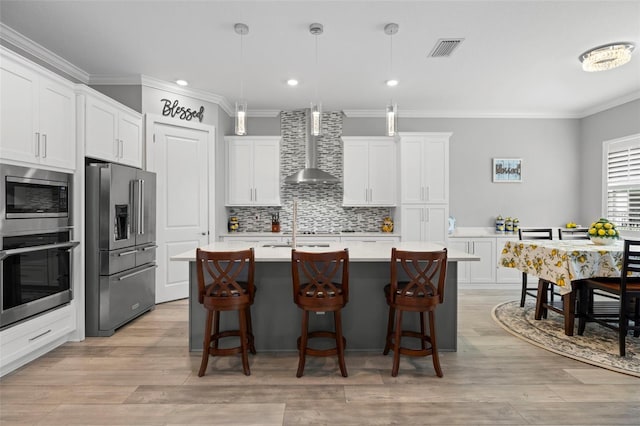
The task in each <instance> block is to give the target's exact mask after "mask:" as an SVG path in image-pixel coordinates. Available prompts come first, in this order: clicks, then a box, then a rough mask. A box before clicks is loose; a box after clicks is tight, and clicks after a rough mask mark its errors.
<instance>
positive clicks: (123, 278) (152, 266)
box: [118, 265, 158, 281]
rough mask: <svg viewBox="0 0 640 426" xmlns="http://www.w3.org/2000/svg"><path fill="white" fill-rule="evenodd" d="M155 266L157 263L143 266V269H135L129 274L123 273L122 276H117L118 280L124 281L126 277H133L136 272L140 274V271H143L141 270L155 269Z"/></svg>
mask: <svg viewBox="0 0 640 426" xmlns="http://www.w3.org/2000/svg"><path fill="white" fill-rule="evenodd" d="M157 267H158V265H151V266H149V267H146V268H144V269H140V270H139V271H135V272H132V273H130V274H126V275H123V276H121V277H119V278H118V281H124V280H126V279H128V278H131V277H135V276H136V275H138V274H141V273H143V272H147V271H148V270H150V269H155V268H157Z"/></svg>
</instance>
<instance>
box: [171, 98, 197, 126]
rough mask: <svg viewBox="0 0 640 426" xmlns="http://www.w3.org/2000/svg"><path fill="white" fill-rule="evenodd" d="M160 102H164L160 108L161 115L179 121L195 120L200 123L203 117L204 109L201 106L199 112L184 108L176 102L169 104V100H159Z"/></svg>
mask: <svg viewBox="0 0 640 426" xmlns="http://www.w3.org/2000/svg"><path fill="white" fill-rule="evenodd" d="M160 102H164V106H163V107H162V115H164V116H171V117H176V116H177V117H178V118H179V119H180V120H187V121H190V120H191V119H192V118H194V117H195V118H197V119H198V120H199V121H200V122H202V117H203V116H204V107H203V106H201V107H200V109H199V110H197V111H196V110H192V109H191V108H185V107H183V106H179V105H178V100H177V99H176V100H175V101H173V102H171V101H170V100H169V99H160Z"/></svg>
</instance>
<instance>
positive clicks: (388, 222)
mask: <svg viewBox="0 0 640 426" xmlns="http://www.w3.org/2000/svg"><path fill="white" fill-rule="evenodd" d="M382 232H393V219H391V217H390V216H387V217H385V218H384V219H383V220H382Z"/></svg>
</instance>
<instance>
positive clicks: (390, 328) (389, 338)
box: [382, 305, 396, 355]
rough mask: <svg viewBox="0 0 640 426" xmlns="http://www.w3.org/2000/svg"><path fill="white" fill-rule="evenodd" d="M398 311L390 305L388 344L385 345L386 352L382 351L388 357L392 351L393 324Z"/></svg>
mask: <svg viewBox="0 0 640 426" xmlns="http://www.w3.org/2000/svg"><path fill="white" fill-rule="evenodd" d="M395 313H396V310H395V309H393V307H392V306H391V305H389V319H388V320H387V336H386V342H385V344H384V351H382V354H383V355H387V354H388V353H389V349H391V335H392V333H393V322H394V319H395Z"/></svg>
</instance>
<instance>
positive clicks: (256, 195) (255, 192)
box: [253, 188, 258, 201]
mask: <svg viewBox="0 0 640 426" xmlns="http://www.w3.org/2000/svg"><path fill="white" fill-rule="evenodd" d="M253 193H254V194H255V196H254V197H253V201H258V188H253Z"/></svg>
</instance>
